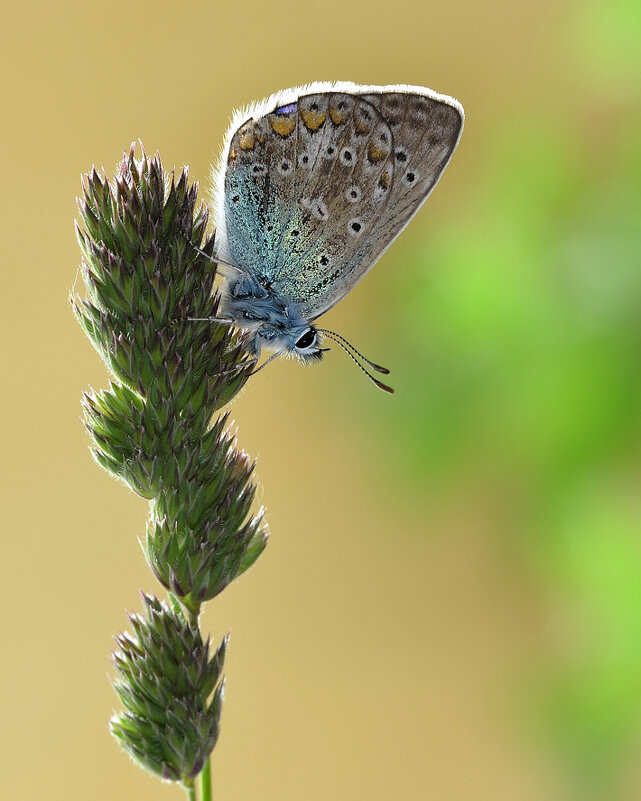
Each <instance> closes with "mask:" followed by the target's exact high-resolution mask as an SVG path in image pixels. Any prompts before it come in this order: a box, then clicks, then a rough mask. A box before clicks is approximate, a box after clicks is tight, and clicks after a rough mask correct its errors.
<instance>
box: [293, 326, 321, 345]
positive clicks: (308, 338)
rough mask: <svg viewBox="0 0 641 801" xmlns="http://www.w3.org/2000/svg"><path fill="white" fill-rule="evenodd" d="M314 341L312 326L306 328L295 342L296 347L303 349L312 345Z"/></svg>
mask: <svg viewBox="0 0 641 801" xmlns="http://www.w3.org/2000/svg"><path fill="white" fill-rule="evenodd" d="M314 342H316V331H314V329H313V328H308V329H307V331H305V333H304V334H303V336H302V337H301V338H300V339H299V340H298V342H297V343H296V347H297V348H300V349H301V350H304V349H305V348H309V347H310V346H311V345H313V344H314Z"/></svg>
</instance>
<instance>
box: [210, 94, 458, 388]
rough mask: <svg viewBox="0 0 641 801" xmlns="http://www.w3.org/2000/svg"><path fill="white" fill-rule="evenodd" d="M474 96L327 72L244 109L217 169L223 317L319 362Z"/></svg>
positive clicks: (427, 184) (449, 149)
mask: <svg viewBox="0 0 641 801" xmlns="http://www.w3.org/2000/svg"><path fill="white" fill-rule="evenodd" d="M463 120H464V114H463V108H462V106H461V104H460V103H459V102H458V101H457V100H454V99H453V98H451V97H448V96H446V95H440V94H437V93H436V92H433V91H432V90H431V89H426V88H423V87H420V86H404V85H399V86H359V85H357V84H354V83H313V84H310V85H308V86H304V87H298V88H293V89H286V90H283V91H281V92H277V93H276V94H274V95H272V96H271V97H270V98H268V99H266V100H262V101H260V102H258V103H255V104H253V105H252V106H250V107H249V108H247V109H243V110H240V111H238V112H236V113H235V115H234V117H233V120H232V123H231V126H230V128H229V130H228V132H227V136H226V139H225V144H224V147H223V151H222V155H221V157H220V161H219V163H218V165H217V166H216V167H215V169H214V176H213V178H214V180H213V183H214V210H215V222H216V232H217V233H216V256H215V259H216V260H220V262H221V264H222V265H223V268H224V273H223V275H224V278H223V284H222V287H221V301H220V306H219V315H220V317H219V318H216V319H220V320H221V321H222V320H224V321H225V322H227V323H233V325H235V326H238V327H239V328H241V329H243V330H245V331H246V332H249V333H250V334H251V337H250V347H251V349H252V350H253V352H254V355H255V356H256V357H257V358H258V356H259V355H260V352H261V350H262V348H263V347H266V348H269V349H271V350H274V351H275V353H274V354H273V355H272V357H271V358H274V357H275V356H278V355H280V354H285V355H292V356H296V357H297V358H298V359H300V360H301V361H302V362H306V363H310V362H313V361H318V360H320V359H321V358H322V355H323V350H324V349H323V348H321V347H320V342H321V337H322V336H326V337H328V338H329V339H332V340H334V341H335V342H337V344H339V345H340V346H341V347H342V348H343V349H345V350H346V351H347V352H348V353H349V355H350V356H351V357H352V358H353V359H354V361H356V362H357V364H359V366H360V367H361V369H362V370H363V371H364V372H365V373H366V374H367V375H368V376H369V377H370V378H371V379H372V380H373V381H374V382H375V383H376V384H377V385H378V386H380V387H381V388H382V389H386V390H387V391H392V390H391V389H390V388H389V387H387V386H386V385H385V384H383V383H382V382H380V381H378V380H376V379H375V378H374V377H373V376H371V375H370V374H369V372H368V371H367V370H366V369H365V368H364V367H363V365H362V364H360V362H359V361H358V359H357V356H358V357H360V358H361V359H362V360H363V361H365V362H366V363H367V364H368V365H369V366H370V367H372V368H373V369H375V370H378V371H379V372H384V373H387V372H389V371H388V370H386V369H385V368H382V367H380V366H379V365H376V364H374V363H373V362H370V361H369V360H367V359H365V358H364V357H363V356H362V355H361V354H359V353H358V351H356V350H355V348H353V347H352V346H351V345H350V344H349V343H348V342H347V340H345V339H344V338H343V337H340V336H339V335H338V334H335V333H334V332H332V331H327V330H326V329H319V328H317V327H316V326H314V325H313V324H312V323H313V321H314V320H316V319H317V318H318V317H320V315H321V314H323V313H324V312H326V311H327V310H328V309H331V307H332V306H334V304H336V303H338V301H339V300H341V298H343V297H344V296H345V295H346V294H347V293H348V292H349V291H350V289H352V287H353V286H354V285H355V284H357V283H358V281H360V280H361V278H363V276H364V275H365V274H366V273H367V272H368V271H369V270H370V269H371V268H372V267H373V265H374V264H375V263H376V261H377V260H378V259H379V258H380V256H381V255H382V254H383V252H384V251H385V250H386V249H387V248H388V247H389V245H390V244H391V243H392V242H393V241H394V239H395V238H396V237H397V236H398V234H399V233H400V232H401V231H402V230H403V228H405V226H406V225H407V223H408V222H409V221H410V219H411V218H412V217H413V216H414V214H416V212H417V211H418V209H419V208H420V206H421V205H422V203H423V202H424V201H425V199H426V198H427V196H428V195H429V194H430V192H431V191H432V189H433V188H434V186H435V185H436V182H437V181H438V179H439V178H440V176H441V174H442V172H443V170H444V169H445V167H446V166H447V163H448V162H449V160H450V158H451V156H452V153H453V152H454V149H455V148H456V145H457V144H458V141H459V138H460V136H461V131H462V129H463Z"/></svg>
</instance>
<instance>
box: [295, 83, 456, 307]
mask: <svg viewBox="0 0 641 801" xmlns="http://www.w3.org/2000/svg"><path fill="white" fill-rule="evenodd" d="M424 91H425V92H429V90H424ZM361 97H362V98H363V99H365V100H367V102H368V103H370V105H371V106H373V107H374V108H376V109H377V111H378V112H379V114H380V115H381V118H382V119H383V120H384V121H385V123H386V125H387V126H388V127H389V129H390V130H391V132H392V141H393V154H392V158H391V164H389V165H388V166H387V167H386V169H387V171H388V173H389V174H390V175H391V176H392V180H391V185H390V189H389V193H388V197H387V199H386V204H385V207H384V209H381V210H380V213H379V214H378V215H377V219H376V224H375V226H374V227H373V228H370V229H368V230H367V231H366V232H365V234H366V235H365V236H364V237H363V241H362V244H361V245H360V247H359V248H358V249H357V250H356V252H355V253H352V254H348V258H346V259H345V260H344V263H343V265H342V268H341V272H340V277H339V279H338V281H337V283H336V284H335V285H333V287H332V288H331V290H330V291H329V292H328V293H327V294H326V296H324V297H323V298H322V301H321V302H320V303H319V305H318V308H317V309H315V310H314V312H313V314H312V315H311V318H312V319H313V318H314V317H318V316H320V315H321V314H323V313H324V312H326V311H327V310H328V309H329V308H331V307H332V306H333V305H334V304H335V303H337V302H338V301H339V300H340V299H341V298H342V297H343V296H344V295H345V294H346V293H347V292H348V291H349V290H350V289H351V288H352V287H353V286H354V285H355V284H356V283H358V281H360V280H361V278H363V276H364V275H365V274H366V273H367V272H368V271H369V270H370V269H371V268H372V267H373V266H374V264H375V263H376V262H377V261H378V259H379V258H380V257H381V256H382V254H383V253H384V251H385V250H386V249H387V248H388V247H389V246H390V245H391V243H392V242H393V241H394V239H395V238H396V237H397V236H398V234H399V233H400V232H401V231H402V230H403V228H405V226H406V225H407V223H408V222H409V221H410V220H411V218H412V217H413V216H414V215H415V214H416V212H417V211H418V210H419V208H420V207H421V205H422V204H423V203H424V201H425V200H426V199H427V197H428V195H429V194H430V192H431V191H432V189H433V188H434V186H435V185H436V183H437V181H438V179H439V178H440V176H441V174H442V172H443V170H444V169H445V167H446V166H447V163H448V162H449V160H450V158H451V156H452V153H453V152H454V149H455V148H456V145H457V143H458V140H459V138H460V134H461V129H462V126H463V114H462V109H461V107H460V105H459V104H458V103H457V102H456V101H452V99H451V98H445V97H443V96H440V95H435V94H434V93H431V92H429V94H418V93H409V92H406V91H402V92H398V91H397V92H386V91H385V88H384V87H383V88H382V89H381V90H380V91H374V92H373V91H368V92H365V93H364V94H363V95H361ZM370 191H371V190H370V188H369V187H368V188H366V189H365V191H364V192H363V198H364V200H366V202H367V203H368V204H369V203H371V202H372V200H373V198H372V195H371V194H370Z"/></svg>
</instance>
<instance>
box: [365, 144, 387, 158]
mask: <svg viewBox="0 0 641 801" xmlns="http://www.w3.org/2000/svg"><path fill="white" fill-rule="evenodd" d="M385 156H387V152H386V151H385V150H383V148H382V147H377V146H376V145H372V144H370V146H369V147H368V149H367V158H368V159H369V161H372V162H374V161H381V160H382V159H384V158H385Z"/></svg>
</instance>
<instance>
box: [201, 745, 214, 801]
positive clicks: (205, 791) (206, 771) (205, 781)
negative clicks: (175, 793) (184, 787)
mask: <svg viewBox="0 0 641 801" xmlns="http://www.w3.org/2000/svg"><path fill="white" fill-rule="evenodd" d="M211 798H212V795H211V757H210V756H208V757H207V761H206V762H205V766H204V767H203V769H202V772H201V774H200V801H211Z"/></svg>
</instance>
